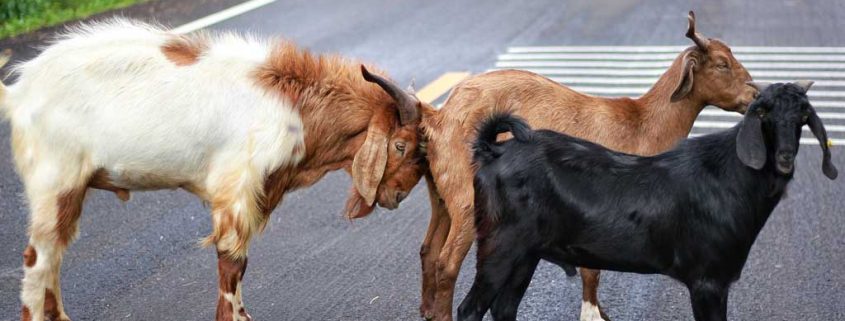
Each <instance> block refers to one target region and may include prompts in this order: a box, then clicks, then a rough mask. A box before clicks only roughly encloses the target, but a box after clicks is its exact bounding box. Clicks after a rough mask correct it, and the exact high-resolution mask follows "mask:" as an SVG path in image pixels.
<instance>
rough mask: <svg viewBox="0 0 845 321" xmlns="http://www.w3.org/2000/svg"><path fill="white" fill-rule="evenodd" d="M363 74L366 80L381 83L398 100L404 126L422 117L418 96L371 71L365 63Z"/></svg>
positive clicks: (401, 121) (397, 103) (380, 85)
mask: <svg viewBox="0 0 845 321" xmlns="http://www.w3.org/2000/svg"><path fill="white" fill-rule="evenodd" d="M361 74H362V75H364V79H365V80H367V81H369V82H371V83H375V84H377V85H379V87H381V89H384V91H385V92H387V94H388V95H390V97H393V100H395V101H396V108H397V109H399V123H401V124H402V125H403V126H404V125H407V124H410V123H413V122H416V121H418V120H419V119H420V112H419V103H420V101H419V100H417V98H416V97H414V96H413V95H410V94H408V93H406V92H405V91H403V90H402V89H401V88H399V86H397V85H396V84H395V83H393V82H392V81H390V80H387V79H386V78H384V77H381V76H379V75H374V74H372V73H370V71H369V70H367V67H364V65H361Z"/></svg>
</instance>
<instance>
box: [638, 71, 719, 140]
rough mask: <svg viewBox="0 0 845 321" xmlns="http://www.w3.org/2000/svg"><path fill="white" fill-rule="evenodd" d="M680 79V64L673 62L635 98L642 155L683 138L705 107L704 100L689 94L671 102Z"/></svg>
mask: <svg viewBox="0 0 845 321" xmlns="http://www.w3.org/2000/svg"><path fill="white" fill-rule="evenodd" d="M679 79H680V66H679V63H678V62H676V63H675V64H673V65H672V67H670V68H669V70H667V71H666V72H665V73H664V74H663V75H662V76H661V77H660V79H658V80H657V83H655V84H654V86H652V87H651V89H649V91H648V92H647V93H645V94H644V95H643V96H642V97H640V98H639V99H637V100H636V102H637V105H638V107H639V108H641V109H643V112H642V115H643V119H642V124H643V125H644V126H643V127H642V131H643V132H642V133H641V135H640V137H642V139H643V143H642V144H640V146H642V147H641V148H644V149H645V150H641V151H640V152H641V154H643V155H653V154H658V153H661V152H664V151H666V150H669V149H671V148H672V147H673V146H675V145H676V144H677V143H678V141H680V140H681V139H684V138H686V137H687V136H688V135H689V132H690V130H692V125H693V122H695V118H696V117H698V114H699V113H700V112H701V110H702V109H704V106H705V104H704V102H703V100H701V99H698V97H696V95H695V93H694V92H693V93H690V94H689V95H688V96H687V97H685V98H683V99H681V100H678V101H675V102H672V101H671V97H672V93H673V92H674V91H675V89H676V87H677V85H678V81H679Z"/></svg>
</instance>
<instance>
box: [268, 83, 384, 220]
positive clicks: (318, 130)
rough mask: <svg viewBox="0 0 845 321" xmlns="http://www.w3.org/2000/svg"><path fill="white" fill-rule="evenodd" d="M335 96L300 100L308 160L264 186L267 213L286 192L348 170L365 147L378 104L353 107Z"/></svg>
mask: <svg viewBox="0 0 845 321" xmlns="http://www.w3.org/2000/svg"><path fill="white" fill-rule="evenodd" d="M335 98H336V97H335V96H334V95H331V94H329V95H323V96H315V95H308V94H307V91H306V93H305V94H304V95H302V96H300V100H299V101H298V102H297V104H296V105H295V109H296V110H297V111H298V112H299V114H300V117H301V118H302V123H303V127H304V130H305V133H304V135H305V156H304V157H303V159H302V161H300V162H299V164H297V165H296V166H288V167H284V168H280V169H279V170H277V171H276V172H274V173H272V174H271V175H270V177H269V178H268V179H267V182H266V184H265V192H266V194H267V195H266V202H265V204H266V205H265V207H266V210H268V211H272V209H273V208H275V207H276V205H278V203H279V202H280V201H281V198H282V196H283V195H284V193H285V192H287V191H292V190H295V189H299V188H302V187H307V186H310V185H312V184H314V183H316V182H317V181H318V180H320V178H322V177H323V176H324V175H325V174H326V173H328V172H331V171H335V170H339V169H349V168H350V167H351V166H352V160H353V158H354V157H355V154H356V153H357V151H358V149H359V148H360V147H361V145H363V144H364V140H365V138H366V134H367V128H368V125H369V123H370V118H371V117H372V115H373V112H374V109H373V107H372V106H376V103H372V104H369V103H362V104H350V103H349V101H348V100H345V101H341V100H340V99H335Z"/></svg>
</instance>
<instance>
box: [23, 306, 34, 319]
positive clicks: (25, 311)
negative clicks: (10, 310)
mask: <svg viewBox="0 0 845 321" xmlns="http://www.w3.org/2000/svg"><path fill="white" fill-rule="evenodd" d="M21 321H32V313H30V312H29V308H27V307H26V306H25V305H24V306H23V307H21Z"/></svg>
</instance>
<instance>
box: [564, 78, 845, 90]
mask: <svg viewBox="0 0 845 321" xmlns="http://www.w3.org/2000/svg"><path fill="white" fill-rule="evenodd" d="M657 79H658V78H657V77H630V78H627V77H626V78H611V77H579V76H569V77H554V80H555V81H557V82H559V83H562V84H567V85H574V84H602V85H649V86H651V85H653V84H654V83H655V82H657ZM755 80H756V81H762V82H789V81H794V79H773V78H755ZM821 87H845V81H836V80H820V81H816V82H815V84H813V89H818V88H821Z"/></svg>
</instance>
